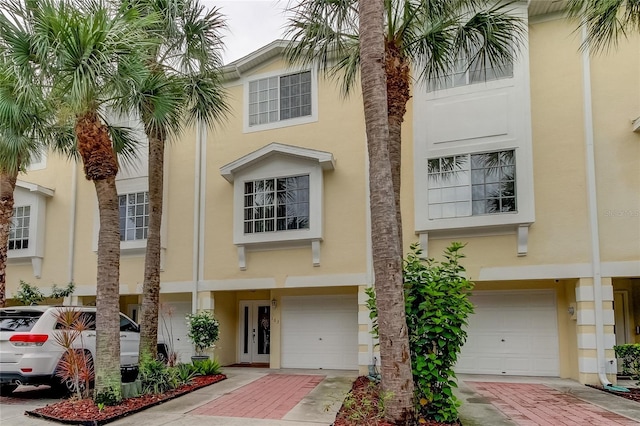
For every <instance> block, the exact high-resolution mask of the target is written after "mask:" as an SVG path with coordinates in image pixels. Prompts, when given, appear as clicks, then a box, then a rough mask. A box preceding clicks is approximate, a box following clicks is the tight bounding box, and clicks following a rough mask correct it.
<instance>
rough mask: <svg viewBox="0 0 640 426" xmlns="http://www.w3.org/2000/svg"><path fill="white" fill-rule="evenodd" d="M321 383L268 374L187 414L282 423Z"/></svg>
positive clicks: (319, 378)
mask: <svg viewBox="0 0 640 426" xmlns="http://www.w3.org/2000/svg"><path fill="white" fill-rule="evenodd" d="M324 379H325V376H320V375H293V374H291V375H289V374H286V375H285V374H268V375H266V376H264V377H261V378H259V379H257V380H255V381H254V382H252V383H250V384H248V385H245V386H243V387H241V388H239V389H236V390H235V391H233V392H231V393H229V394H227V395H225V396H223V397H220V398H218V399H215V400H213V401H211V402H209V403H207V404H204V405H202V406H200V407H198V408H196V409H195V410H193V411H192V412H191V413H189V414H193V415H208V416H227V417H244V418H254V419H282V418H283V417H284V416H285V415H286V414H287V413H288V412H289V411H291V410H292V409H293V407H295V406H296V405H297V404H298V403H299V402H300V401H302V399H303V398H304V397H305V396H307V394H308V393H309V392H311V391H312V390H313V389H314V388H315V387H316V386H318V384H320V382H322V381H323V380H324Z"/></svg>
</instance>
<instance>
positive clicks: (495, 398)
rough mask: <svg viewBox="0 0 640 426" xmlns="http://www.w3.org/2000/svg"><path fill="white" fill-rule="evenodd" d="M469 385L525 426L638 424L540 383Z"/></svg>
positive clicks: (514, 420) (484, 383)
mask: <svg viewBox="0 0 640 426" xmlns="http://www.w3.org/2000/svg"><path fill="white" fill-rule="evenodd" d="M465 383H466V384H467V386H469V387H471V388H473V389H474V390H475V391H476V392H478V393H479V394H480V395H482V396H484V397H486V398H488V399H489V401H490V402H491V404H492V405H493V406H495V407H496V408H497V409H498V410H500V411H501V412H502V413H503V414H504V415H505V416H507V417H508V418H509V419H510V420H511V421H513V422H514V423H516V424H517V425H521V426H530V425H531V426H533V425H541V426H559V425H566V426H584V425H611V426H619V425H625V426H626V425H638V424H639V423H638V422H636V421H635V420H632V419H630V418H627V417H624V416H621V415H619V414H616V413H613V412H611V411H608V410H606V409H604V408H601V407H599V406H597V405H594V404H591V403H589V402H586V401H583V400H581V399H579V398H576V397H575V396H574V395H572V394H570V393H567V392H562V391H560V390H557V389H554V388H551V387H549V386H546V385H544V384H540V383H505V382H473V381H469V380H466V381H465ZM639 408H640V407H639Z"/></svg>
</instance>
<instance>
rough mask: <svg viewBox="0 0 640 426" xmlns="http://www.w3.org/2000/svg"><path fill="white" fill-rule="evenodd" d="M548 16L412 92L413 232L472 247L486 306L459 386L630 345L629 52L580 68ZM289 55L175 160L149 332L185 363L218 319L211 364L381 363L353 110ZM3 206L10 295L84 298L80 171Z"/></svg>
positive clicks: (568, 32)
mask: <svg viewBox="0 0 640 426" xmlns="http://www.w3.org/2000/svg"><path fill="white" fill-rule="evenodd" d="M560 7H561V3H554V2H543V1H531V2H529V3H521V4H519V5H518V7H517V11H516V13H519V14H520V15H521V16H522V17H523V19H525V20H527V22H528V31H527V34H526V38H525V40H524V41H523V44H522V48H521V49H520V51H519V53H518V58H517V60H516V61H514V63H513V64H508V65H507V66H505V67H501V68H500V69H491V68H488V69H485V70H482V72H477V71H478V70H476V72H474V70H468V69H467V67H465V66H461V67H460V68H459V69H456V70H452V74H451V75H450V76H447V77H445V78H443V79H441V80H438V81H433V82H425V83H415V84H414V86H413V87H412V94H413V98H412V100H411V101H410V103H409V105H408V109H407V114H406V116H405V123H404V127H403V172H402V173H403V176H402V178H403V188H402V209H403V223H404V235H403V238H404V241H405V244H406V246H407V247H406V248H407V249H408V245H409V244H410V243H413V242H415V241H419V242H420V244H421V247H422V248H423V249H424V250H425V254H426V256H428V257H433V258H436V259H437V258H439V257H440V255H441V253H442V251H443V249H444V248H445V247H446V246H447V245H448V244H449V243H450V242H451V241H461V242H464V243H466V244H467V245H466V247H465V250H464V252H465V254H466V256H467V258H466V259H464V265H465V267H466V268H467V273H468V275H469V277H470V278H471V279H472V280H473V281H474V282H475V283H476V286H475V290H474V292H473V296H472V300H473V302H474V304H475V306H476V313H475V314H474V315H473V316H472V317H471V318H470V323H469V328H468V332H469V338H468V341H467V343H466V344H465V346H464V348H463V350H462V354H461V357H460V360H459V362H458V365H457V371H458V372H461V373H480V374H498V375H516V376H517V375H540V376H557V377H565V378H572V379H575V380H579V381H580V382H583V383H597V382H599V381H600V382H602V381H604V380H610V381H614V380H615V373H616V371H617V367H616V360H615V355H614V353H613V346H614V345H615V344H621V343H633V342H640V191H639V190H638V188H640V120H639V117H640V78H639V76H640V55H638V53H640V39H639V38H638V37H635V38H631V39H629V40H621V41H620V43H619V45H618V46H617V48H616V49H615V50H612V51H611V52H609V53H606V54H599V55H589V54H588V52H585V51H583V50H581V49H580V45H581V34H580V32H579V31H578V32H576V30H575V28H576V24H575V23H574V22H569V21H567V20H566V18H565V17H564V16H563V14H562V12H561V10H560ZM285 45H286V42H284V41H281V40H277V41H274V42H273V43H270V44H269V45H267V46H265V47H263V48H261V49H259V50H257V51H255V52H253V53H252V54H250V55H248V56H246V57H244V58H242V59H240V60H238V61H235V62H233V63H231V64H229V65H227V66H226V67H225V73H226V86H227V90H228V93H229V106H230V108H231V111H232V113H231V114H230V115H229V117H228V119H227V120H225V121H224V122H222V123H219V124H218V125H216V126H215V128H213V129H207V128H204V127H201V126H196V127H194V128H192V129H189V130H187V131H186V132H185V133H184V134H183V135H182V136H181V137H180V138H179V140H175V141H173V142H172V143H171V145H169V147H168V149H167V153H166V166H165V167H166V175H165V207H164V212H163V214H164V216H163V230H162V234H163V235H162V236H163V253H162V272H161V317H160V328H161V332H162V333H163V334H164V335H165V337H167V336H169V337H170V339H171V341H172V342H173V349H174V350H175V351H176V352H177V353H178V354H179V356H180V358H181V359H182V360H185V361H186V360H188V359H189V356H190V355H191V354H192V352H193V348H192V345H191V343H190V342H189V341H188V340H187V338H186V322H185V319H184V317H185V315H186V314H187V313H190V312H192V311H195V310H198V309H209V310H212V311H213V312H214V313H215V315H216V317H217V318H218V319H219V320H220V323H221V338H220V341H219V343H218V345H217V347H216V349H215V356H216V357H218V359H219V360H220V362H221V363H222V364H223V365H230V364H237V363H253V364H264V365H269V366H270V367H271V368H325V369H328V368H334V369H359V370H360V371H362V372H365V371H367V368H368V366H369V365H371V364H374V363H375V362H377V360H378V359H379V354H377V352H376V351H377V348H376V347H375V342H374V341H373V339H372V337H371V334H370V333H369V331H370V328H371V324H370V321H369V312H368V311H367V308H366V304H365V302H366V295H365V289H366V288H367V287H368V286H371V285H372V283H373V279H374V277H373V276H372V267H371V249H370V243H369V242H370V241H371V238H375V236H372V235H371V233H370V230H369V214H368V191H369V190H368V176H367V168H368V164H367V151H366V136H365V128H364V117H363V112H362V101H361V99H360V98H359V97H358V94H357V93H356V94H355V95H352V96H351V97H348V98H344V96H343V95H342V94H341V93H340V90H339V87H338V85H337V84H336V83H335V81H331V80H327V79H326V78H325V77H324V76H323V75H322V74H320V73H318V72H317V71H316V70H314V69H312V68H303V67H295V66H290V65H288V64H287V63H286V62H285V61H284V59H283V57H282V52H283V49H284V46H285ZM355 92H357V90H356V91H355ZM451 165H455V166H456V168H457V169H458V171H457V173H455V174H452V173H448V171H449V170H451ZM147 176H148V171H147V169H146V155H145V154H144V153H141V155H140V158H139V159H138V161H137V164H129V165H126V166H125V165H123V167H122V168H121V173H120V175H119V177H118V181H117V185H118V191H119V194H120V202H121V231H122V236H121V239H122V244H121V272H120V274H121V286H120V294H121V296H120V306H121V310H122V311H123V312H125V313H127V314H128V315H129V316H131V317H132V318H133V319H135V320H138V319H139V318H138V310H139V304H140V302H141V300H142V297H141V292H142V277H143V263H144V247H145V237H146V228H145V224H146V222H145V221H146V217H147V215H148V204H147V201H146V195H145V191H146V190H147V179H146V177H147ZM15 199H16V203H15V206H16V208H15V212H14V228H13V231H12V236H11V238H10V243H9V244H10V246H9V249H10V250H9V257H10V260H9V265H8V273H7V290H8V291H7V293H8V294H7V297H9V298H10V297H11V296H12V295H15V292H16V291H17V289H18V284H19V281H20V280H23V281H26V282H30V283H32V284H34V285H37V286H39V287H40V288H46V287H48V286H50V285H52V283H54V282H55V283H57V284H59V285H60V284H65V283H67V282H69V281H73V282H74V283H75V284H76V290H75V292H74V295H73V296H72V297H71V298H70V299H69V300H67V301H66V302H67V303H73V304H91V303H93V302H94V301H95V274H96V250H97V229H98V222H97V207H96V200H95V191H94V189H93V185H91V184H90V183H89V182H87V181H85V180H84V178H83V176H82V168H81V167H78V166H77V165H75V164H73V163H71V162H69V161H67V160H66V159H61V158H58V157H56V156H54V155H49V156H48V157H47V158H43V159H42V160H41V161H40V162H38V163H35V164H33V165H32V166H31V168H30V170H28V171H27V173H25V174H23V175H21V176H20V177H19V183H18V185H17V188H16V193H15Z"/></svg>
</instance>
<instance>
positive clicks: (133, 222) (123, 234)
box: [118, 192, 149, 241]
mask: <svg viewBox="0 0 640 426" xmlns="http://www.w3.org/2000/svg"><path fill="white" fill-rule="evenodd" d="M118 204H119V206H120V241H135V240H145V239H146V238H147V232H148V229H149V193H148V192H134V193H131V194H123V195H119V196H118Z"/></svg>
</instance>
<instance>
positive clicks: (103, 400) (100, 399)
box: [93, 388, 120, 407]
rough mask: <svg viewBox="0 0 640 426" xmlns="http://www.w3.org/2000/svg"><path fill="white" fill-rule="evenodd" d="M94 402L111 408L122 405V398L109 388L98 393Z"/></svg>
mask: <svg viewBox="0 0 640 426" xmlns="http://www.w3.org/2000/svg"><path fill="white" fill-rule="evenodd" d="M93 401H94V402H95V403H96V405H98V406H103V407H104V406H105V405H106V406H110V405H118V404H119V403H120V396H119V395H118V394H117V393H116V392H115V391H114V390H113V389H111V388H107V389H105V390H104V391H102V392H98V393H96V396H95V398H94V399H93Z"/></svg>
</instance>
